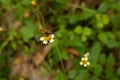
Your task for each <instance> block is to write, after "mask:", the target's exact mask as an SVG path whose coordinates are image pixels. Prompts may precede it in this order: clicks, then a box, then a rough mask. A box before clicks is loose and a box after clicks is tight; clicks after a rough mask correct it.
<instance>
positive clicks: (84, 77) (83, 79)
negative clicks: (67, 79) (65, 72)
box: [74, 70, 89, 80]
mask: <svg viewBox="0 0 120 80" xmlns="http://www.w3.org/2000/svg"><path fill="white" fill-rule="evenodd" d="M88 76H89V73H88V70H80V72H79V74H78V75H77V76H76V77H75V79H74V80H89V79H88Z"/></svg>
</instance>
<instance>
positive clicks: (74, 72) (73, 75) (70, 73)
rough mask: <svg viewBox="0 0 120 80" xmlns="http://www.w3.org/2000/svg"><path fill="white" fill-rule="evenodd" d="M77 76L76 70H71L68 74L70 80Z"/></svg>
mask: <svg viewBox="0 0 120 80" xmlns="http://www.w3.org/2000/svg"><path fill="white" fill-rule="evenodd" d="M76 74H77V71H76V70H70V71H69V72H68V77H69V78H70V79H74V77H75V76H76Z"/></svg>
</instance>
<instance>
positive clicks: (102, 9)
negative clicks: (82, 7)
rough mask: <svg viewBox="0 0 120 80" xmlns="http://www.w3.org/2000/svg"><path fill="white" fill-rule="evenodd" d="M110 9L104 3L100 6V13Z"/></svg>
mask: <svg viewBox="0 0 120 80" xmlns="http://www.w3.org/2000/svg"><path fill="white" fill-rule="evenodd" d="M108 8H109V5H108V4H107V3H105V2H103V3H101V4H100V6H99V8H98V11H99V12H102V13H103V12H105V11H107V10H108Z"/></svg>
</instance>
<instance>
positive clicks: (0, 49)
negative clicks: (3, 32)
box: [0, 38, 10, 54]
mask: <svg viewBox="0 0 120 80" xmlns="http://www.w3.org/2000/svg"><path fill="white" fill-rule="evenodd" d="M9 41H10V38H8V39H7V40H6V41H5V42H4V43H3V44H2V45H1V47H0V54H1V52H2V50H3V49H4V47H5V46H6V45H7V44H8V42H9Z"/></svg>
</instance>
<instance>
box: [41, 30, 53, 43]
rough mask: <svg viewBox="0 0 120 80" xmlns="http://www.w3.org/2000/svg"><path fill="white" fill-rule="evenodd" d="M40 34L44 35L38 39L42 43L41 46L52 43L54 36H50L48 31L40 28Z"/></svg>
mask: <svg viewBox="0 0 120 80" xmlns="http://www.w3.org/2000/svg"><path fill="white" fill-rule="evenodd" d="M40 31H41V33H42V34H44V36H43V37H40V40H41V41H43V44H47V43H48V42H50V43H52V42H54V39H53V38H54V34H51V33H50V32H49V31H48V30H46V29H44V28H42V29H40Z"/></svg>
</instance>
